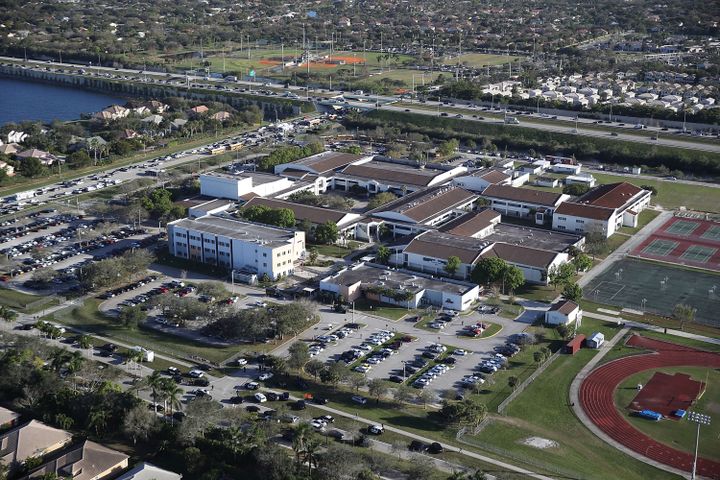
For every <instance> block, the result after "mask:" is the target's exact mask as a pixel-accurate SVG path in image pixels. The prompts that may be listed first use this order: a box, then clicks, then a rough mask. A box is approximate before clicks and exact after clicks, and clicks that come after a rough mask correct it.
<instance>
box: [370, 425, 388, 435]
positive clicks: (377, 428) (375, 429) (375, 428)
mask: <svg viewBox="0 0 720 480" xmlns="http://www.w3.org/2000/svg"><path fill="white" fill-rule="evenodd" d="M384 431H385V427H383V426H382V425H370V426H369V427H368V432H369V433H372V434H373V435H381V434H382V433H383V432H384Z"/></svg>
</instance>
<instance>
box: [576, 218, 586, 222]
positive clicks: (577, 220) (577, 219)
mask: <svg viewBox="0 0 720 480" xmlns="http://www.w3.org/2000/svg"><path fill="white" fill-rule="evenodd" d="M575 223H585V220H580V219H579V218H576V219H575Z"/></svg>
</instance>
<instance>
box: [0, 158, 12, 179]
mask: <svg viewBox="0 0 720 480" xmlns="http://www.w3.org/2000/svg"><path fill="white" fill-rule="evenodd" d="M0 170H4V171H5V175H7V176H8V177H14V176H15V167H13V166H12V165H10V164H9V163H7V162H3V161H2V160H0Z"/></svg>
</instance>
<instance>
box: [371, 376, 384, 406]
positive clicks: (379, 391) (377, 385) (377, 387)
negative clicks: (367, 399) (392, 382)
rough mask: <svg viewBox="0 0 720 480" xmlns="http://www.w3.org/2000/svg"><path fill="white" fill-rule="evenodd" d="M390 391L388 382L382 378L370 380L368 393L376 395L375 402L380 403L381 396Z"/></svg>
mask: <svg viewBox="0 0 720 480" xmlns="http://www.w3.org/2000/svg"><path fill="white" fill-rule="evenodd" d="M387 392H388V386H387V383H385V380H382V379H380V378H373V379H372V380H370V381H369V382H368V393H369V394H370V396H371V397H375V403H380V397H382V396H383V395H385V394H386V393H387Z"/></svg>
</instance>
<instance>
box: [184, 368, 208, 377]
mask: <svg viewBox="0 0 720 480" xmlns="http://www.w3.org/2000/svg"><path fill="white" fill-rule="evenodd" d="M188 375H190V376H191V377H192V378H202V377H204V376H205V372H203V371H202V370H190V371H189V372H188Z"/></svg>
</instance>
